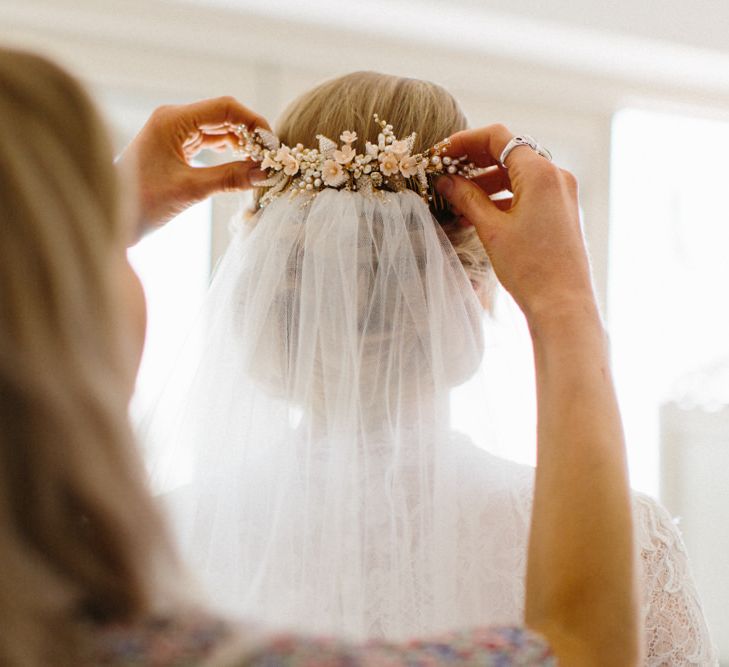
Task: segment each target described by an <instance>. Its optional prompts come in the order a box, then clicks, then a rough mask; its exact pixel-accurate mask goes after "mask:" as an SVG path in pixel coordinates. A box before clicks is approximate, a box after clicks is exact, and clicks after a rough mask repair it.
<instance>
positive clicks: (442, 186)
mask: <svg viewBox="0 0 729 667" xmlns="http://www.w3.org/2000/svg"><path fill="white" fill-rule="evenodd" d="M435 189H436V190H437V191H438V192H439V193H440V194H441V195H443V196H444V197H445V198H446V199H447V200H448V203H449V204H450V205H451V206H452V207H453V208H455V209H457V210H458V213H459V214H460V215H461V216H463V217H464V218H467V219H468V220H469V221H470V222H472V223H473V224H474V225H475V226H476V229H477V230H479V228H480V230H479V231H483V230H484V228H488V227H490V226H491V225H493V224H494V223H495V222H496V221H497V220H499V219H500V217H501V216H502V215H503V213H502V212H501V210H500V209H499V208H498V206H497V205H496V204H495V203H494V202H493V201H491V199H489V196H488V194H486V192H485V191H484V190H482V189H481V188H480V187H479V186H478V185H476V184H475V183H472V182H471V181H469V180H468V179H466V178H463V177H462V176H441V177H440V178H439V179H438V181H437V182H436V184H435Z"/></svg>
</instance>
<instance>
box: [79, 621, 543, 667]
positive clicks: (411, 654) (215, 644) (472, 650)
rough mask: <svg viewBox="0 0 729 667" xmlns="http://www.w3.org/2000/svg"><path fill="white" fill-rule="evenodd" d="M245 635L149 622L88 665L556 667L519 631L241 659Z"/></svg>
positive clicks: (203, 625)
mask: <svg viewBox="0 0 729 667" xmlns="http://www.w3.org/2000/svg"><path fill="white" fill-rule="evenodd" d="M240 632H241V631H240V630H236V629H235V628H234V626H232V625H230V624H228V623H225V622H223V621H221V620H220V619H216V618H214V617H210V616H206V615H205V614H191V615H187V616H180V617H179V618H166V619H151V620H149V621H148V622H145V623H141V624H138V625H135V626H108V627H105V628H103V629H102V630H101V631H99V632H96V633H95V634H94V637H93V644H92V646H91V647H90V651H89V653H88V656H87V660H86V661H85V662H84V663H83V664H84V665H89V666H91V665H95V666H102V665H103V666H107V667H196V666H199V667H202V666H203V665H206V664H211V663H210V661H213V663H212V664H214V658H215V656H216V655H217V656H219V655H220V654H221V653H225V655H226V660H225V664H226V665H231V666H233V665H239V666H240V667H315V666H317V667H345V666H346V667H436V666H437V665H448V666H449V667H477V666H478V667H511V666H514V667H516V666H524V667H526V666H529V667H554V666H555V665H556V664H557V663H556V660H555V658H554V657H553V655H552V653H551V651H550V649H549V646H548V645H547V643H546V641H545V640H544V639H542V638H541V637H540V636H539V635H537V634H535V633H533V632H530V631H528V630H525V629H523V628H517V627H497V628H482V629H477V630H473V631H470V632H460V633H454V634H452V635H449V636H447V637H444V638H442V639H438V640H433V641H421V640H418V641H412V642H409V643H407V644H401V645H396V644H390V643H386V642H372V643H368V644H364V645H353V644H348V643H345V642H341V641H338V640H333V639H324V638H301V637H296V636H294V635H280V636H276V637H272V638H270V639H268V640H266V641H263V642H258V643H257V648H256V649H255V650H254V651H253V652H250V651H249V652H248V653H246V652H245V651H244V652H243V653H242V654H241V656H240V661H239V662H238V661H237V659H236V658H235V657H234V656H232V655H231V653H230V646H235V645H236V643H237V642H236V640H240V636H241V634H240Z"/></svg>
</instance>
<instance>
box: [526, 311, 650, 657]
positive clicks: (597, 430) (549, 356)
mask: <svg viewBox="0 0 729 667" xmlns="http://www.w3.org/2000/svg"><path fill="white" fill-rule="evenodd" d="M530 329H531V333H532V340H533V347H534V360H535V370H536V379H537V404H538V429H537V439H538V452H539V453H538V456H539V461H538V465H537V473H536V485H535V497H534V512H533V517H532V528H531V531H532V532H531V538H530V546H529V566H528V572H527V600H526V622H527V624H528V625H530V626H531V627H534V628H535V629H537V630H542V631H543V632H545V634H547V635H548V636H549V635H550V634H551V635H552V637H550V639H552V641H557V642H567V643H569V642H570V637H578V636H579V637H580V638H584V637H589V638H590V646H587V647H585V648H586V650H588V651H589V652H593V654H594V651H595V648H596V647H600V646H603V647H605V651H606V652H607V653H606V654H605V657H606V658H607V654H608V653H609V652H610V651H617V650H620V649H619V647H621V646H624V647H628V649H629V648H630V646H637V640H634V641H631V639H633V638H632V637H631V634H632V633H633V630H632V629H633V627H634V620H635V616H636V614H637V603H636V600H635V595H634V591H635V586H634V583H633V578H634V576H635V575H634V554H633V544H632V520H631V508H630V497H629V492H628V483H627V469H626V462H625V454H624V439H623V433H622V425H621V420H620V414H619V410H618V406H617V400H616V397H615V391H614V387H613V381H612V376H611V373H610V366H609V357H608V344H607V337H606V334H605V331H604V328H603V325H602V321H601V319H600V316H599V313H598V311H597V307H596V306H595V305H594V303H592V302H584V303H580V304H578V305H577V306H569V307H566V308H564V309H563V310H562V311H561V312H559V313H553V314H550V315H548V316H540V317H536V318H532V319H531V320H530ZM626 633H627V635H628V636H626ZM572 648H573V647H570V648H569V651H570V654H574V655H577V653H572ZM575 650H576V651H578V652H579V651H580V650H582V648H581V647H577V648H576V649H575ZM599 652H600V651H598V653H599ZM618 657H619V656H617V655H613V659H612V661H611V660H610V659H609V658H608V659H607V663H608V664H617V663H616V662H615V659H617V658H618ZM627 657H629V656H626V658H627ZM623 659H625V658H624V657H620V660H623ZM563 664H565V663H564V661H563ZM620 664H624V665H627V664H629V662H621V663H620Z"/></svg>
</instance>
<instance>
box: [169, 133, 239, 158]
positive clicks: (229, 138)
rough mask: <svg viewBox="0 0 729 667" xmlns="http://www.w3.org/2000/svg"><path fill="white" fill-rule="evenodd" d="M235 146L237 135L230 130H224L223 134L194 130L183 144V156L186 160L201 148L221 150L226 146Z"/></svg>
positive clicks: (236, 144)
mask: <svg viewBox="0 0 729 667" xmlns="http://www.w3.org/2000/svg"><path fill="white" fill-rule="evenodd" d="M237 147H238V137H237V135H235V134H233V133H232V132H226V133H225V134H207V133H205V132H196V133H195V134H194V135H192V136H191V137H189V138H188V139H187V140H186V141H185V143H184V144H183V150H184V152H185V157H187V159H188V160H190V159H192V158H193V157H195V156H196V155H197V154H198V153H199V152H200V151H202V150H212V151H217V152H222V151H224V150H226V149H227V148H232V149H235V148H237Z"/></svg>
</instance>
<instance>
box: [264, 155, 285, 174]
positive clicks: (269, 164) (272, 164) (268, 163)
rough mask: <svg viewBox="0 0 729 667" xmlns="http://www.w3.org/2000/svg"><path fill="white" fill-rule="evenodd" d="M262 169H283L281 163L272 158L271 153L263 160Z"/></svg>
mask: <svg viewBox="0 0 729 667" xmlns="http://www.w3.org/2000/svg"><path fill="white" fill-rule="evenodd" d="M261 169H263V170H264V171H265V170H266V169H281V165H280V164H279V163H278V162H276V161H275V160H272V159H271V156H270V155H266V157H264V158H263V162H261Z"/></svg>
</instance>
